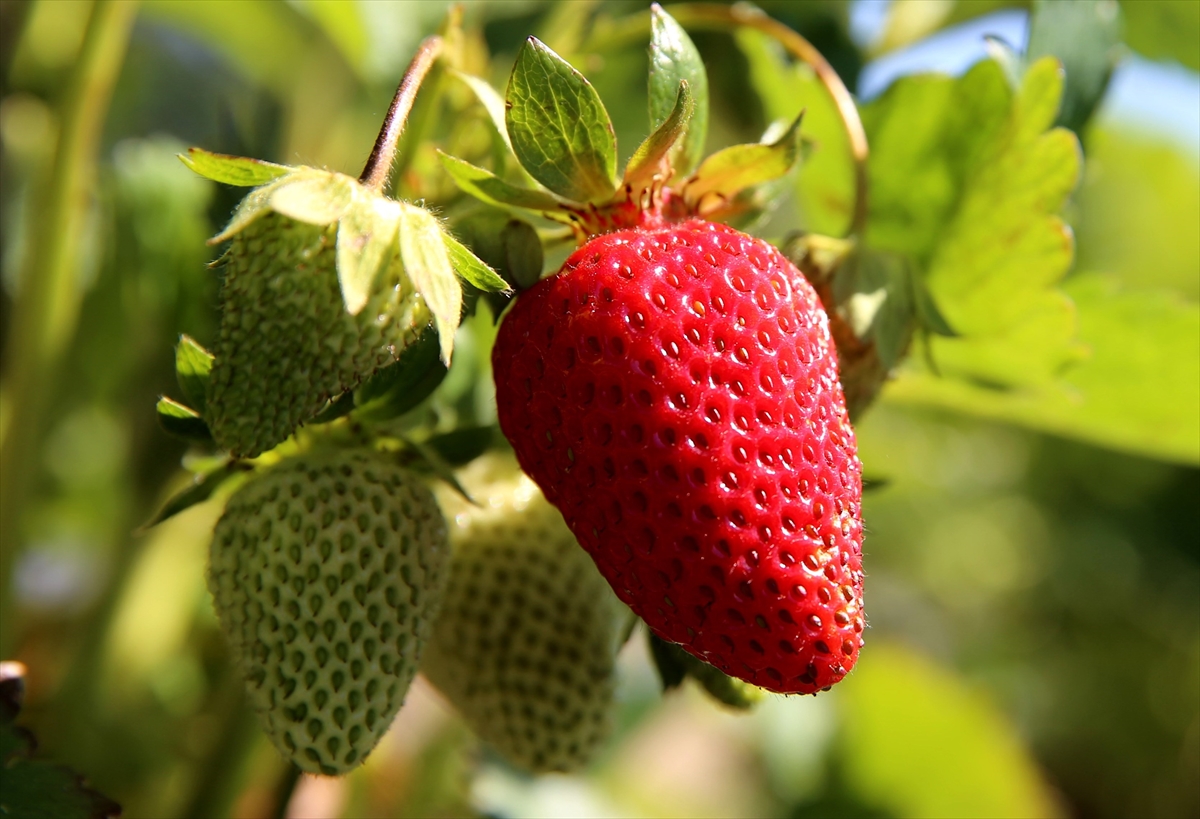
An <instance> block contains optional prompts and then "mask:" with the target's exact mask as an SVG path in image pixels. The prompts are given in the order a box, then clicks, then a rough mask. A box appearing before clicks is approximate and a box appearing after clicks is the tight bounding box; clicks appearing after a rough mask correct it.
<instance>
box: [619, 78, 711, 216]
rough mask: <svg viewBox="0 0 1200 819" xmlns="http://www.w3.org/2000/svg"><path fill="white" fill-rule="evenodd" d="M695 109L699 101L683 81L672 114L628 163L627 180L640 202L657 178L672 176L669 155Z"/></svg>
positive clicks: (634, 153)
mask: <svg viewBox="0 0 1200 819" xmlns="http://www.w3.org/2000/svg"><path fill="white" fill-rule="evenodd" d="M695 110H696V103H695V100H694V98H693V97H692V93H691V91H689V90H688V85H687V82H686V81H680V83H679V93H678V95H677V96H676V98H675V106H674V108H672V109H671V113H670V115H669V116H668V117H667V118H666V119H665V120H663V122H662V124H661V125H659V126H658V127H657V128H656V129H655V131H654V133H652V134H651V135H650V136H648V137H646V139H645V141H644V142H642V144H641V145H639V146H638V149H637V150H636V151H634V152H633V156H632V157H631V158H630V160H629V164H628V165H626V166H625V179H624V181H625V184H626V185H628V186H629V188H630V195H631V196H632V198H633V201H635V202H640V201H641V199H642V196H643V194H644V193H645V191H646V190H648V189H650V188H651V187H652V186H653V184H654V180H655V179H656V178H657V179H658V180H659V182H660V184H661V183H665V182H666V181H667V180H668V179H669V178H670V177H671V175H672V173H673V169H672V168H671V165H670V163H669V162H668V156H669V155H670V153H671V149H672V148H674V147H675V144H676V142H677V141H678V140H679V138H680V136H681V135H682V134H684V133H685V131H686V130H687V126H688V122H689V121H690V120H691V118H692V116H693V114H694V113H695Z"/></svg>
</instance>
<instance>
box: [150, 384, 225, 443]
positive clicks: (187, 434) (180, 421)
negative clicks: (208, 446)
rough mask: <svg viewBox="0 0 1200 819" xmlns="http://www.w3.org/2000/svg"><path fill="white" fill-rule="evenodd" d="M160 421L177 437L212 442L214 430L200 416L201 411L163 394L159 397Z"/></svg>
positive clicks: (164, 427)
mask: <svg viewBox="0 0 1200 819" xmlns="http://www.w3.org/2000/svg"><path fill="white" fill-rule="evenodd" d="M156 409H157V410H158V423H159V424H160V425H161V426H162V428H163V429H164V430H166V431H167V432H168V433H170V434H171V435H174V436H175V437H176V438H183V439H184V440H188V441H203V442H205V443H211V442H212V440H213V436H212V432H211V431H210V430H209V428H208V424H206V423H205V422H204V419H203V418H201V417H200V413H198V412H196V411H195V410H194V409H192V408H191V407H188V406H185V405H184V404H181V403H179V402H178V401H175V400H173V399H171V398H167V397H166V396H163V397H162V398H160V399H158V406H157V407H156Z"/></svg>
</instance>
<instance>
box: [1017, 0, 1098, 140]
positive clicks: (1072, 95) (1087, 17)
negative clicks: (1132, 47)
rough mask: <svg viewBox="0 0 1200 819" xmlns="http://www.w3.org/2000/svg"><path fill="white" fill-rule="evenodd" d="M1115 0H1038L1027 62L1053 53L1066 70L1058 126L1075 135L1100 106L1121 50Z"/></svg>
mask: <svg viewBox="0 0 1200 819" xmlns="http://www.w3.org/2000/svg"><path fill="white" fill-rule="evenodd" d="M1120 46H1121V10H1120V7H1119V6H1118V5H1117V0H1072V2H1062V1H1061V0H1055V1H1054V2H1050V1H1049V0H1036V2H1034V4H1033V16H1032V18H1031V19H1030V23H1029V45H1028V47H1027V48H1026V50H1025V61H1026V63H1033V62H1035V61H1036V60H1037V59H1038V58H1040V57H1046V56H1052V57H1057V58H1058V59H1059V60H1060V61H1061V62H1062V64H1063V69H1064V70H1065V71H1066V84H1065V86H1064V88H1063V98H1062V108H1061V110H1060V111H1059V113H1058V119H1057V120H1055V124H1056V125H1062V126H1064V127H1066V128H1070V129H1071V130H1072V131H1075V132H1076V133H1078V132H1079V131H1080V130H1081V129H1082V128H1083V126H1084V125H1085V124H1087V122H1088V120H1089V119H1091V117H1092V113H1093V112H1094V111H1095V110H1096V106H1097V105H1099V104H1100V100H1101V98H1102V97H1103V96H1104V91H1105V89H1107V88H1108V79H1109V77H1110V76H1111V75H1112V70H1113V67H1114V66H1115V65H1116V62H1117V60H1118V58H1119V57H1120V54H1121V51H1120Z"/></svg>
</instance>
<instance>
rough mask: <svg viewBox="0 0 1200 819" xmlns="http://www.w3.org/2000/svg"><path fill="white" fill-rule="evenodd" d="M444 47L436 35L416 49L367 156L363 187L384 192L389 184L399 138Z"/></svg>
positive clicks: (362, 180) (361, 179)
mask: <svg viewBox="0 0 1200 819" xmlns="http://www.w3.org/2000/svg"><path fill="white" fill-rule="evenodd" d="M442 45H443V41H442V38H441V37H438V36H437V35H436V34H435V35H433V36H431V37H426V38H425V39H424V40H422V41H421V45H420V46H419V47H418V48H417V53H416V55H415V56H414V57H413V59H412V62H411V63H409V66H408V70H407V71H405V72H404V76H403V77H402V78H401V79H400V85H399V86H398V87H397V88H396V95H395V96H394V97H392V104H391V107H390V108H388V112H387V116H386V117H384V119H383V127H382V128H381V129H380V130H379V136H377V137H376V138H375V147H374V148H372V149H371V156H370V157H368V159H367V164H366V167H364V168H363V172H362V175H361V176H360V177H359V178H358V181H359V182H361V183H362V184H363V185H364V186H366V187H368V188H371V189H372V190H375V191H378V192H382V191H383V187H384V185H386V184H387V180H388V176H389V175H390V173H391V170H392V160H393V159H395V157H396V145H397V143H399V141H400V135H401V134H402V133H403V132H404V125H405V122H407V120H408V113H409V111H411V110H412V107H413V101H414V100H416V98H417V92H418V91H419V90H420V89H421V83H423V82H424V81H425V77H426V76H428V74H429V70H430V69H431V68H433V64H434V61H435V60H437V58H438V55H439V54H441V53H442Z"/></svg>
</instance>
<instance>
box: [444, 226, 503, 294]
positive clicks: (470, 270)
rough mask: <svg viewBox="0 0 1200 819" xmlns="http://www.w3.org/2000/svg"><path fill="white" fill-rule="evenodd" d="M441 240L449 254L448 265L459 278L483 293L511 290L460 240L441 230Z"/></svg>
mask: <svg viewBox="0 0 1200 819" xmlns="http://www.w3.org/2000/svg"><path fill="white" fill-rule="evenodd" d="M442 241H443V242H444V243H445V245H446V252H447V253H449V254H450V265H451V266H452V267H453V268H454V272H455V273H457V274H458V276H459V278H461V279H463V280H464V281H466V282H467V283H469V284H471V285H472V286H474V287H476V288H478V289H480V290H482V291H484V292H485V293H503V292H509V291H511V290H512V288H511V287H509V286H508V282H506V281H505V280H504V279H503V278H501V277H500V275H499V274H498V273H497V272H496V271H495V270H492V269H491V268H490V267H488V266H487V265H486V264H484V263H483V261H482V260H480V258H479V257H478V256H476V255H475V254H474V253H472V252H471V251H470V250H468V249H467V247H466V246H464V245H463V244H462V243H461V242H459V241H458V240H457V239H455V238H454V237H453V236H451V235H450V234H449V233H448V232H446V231H442Z"/></svg>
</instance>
